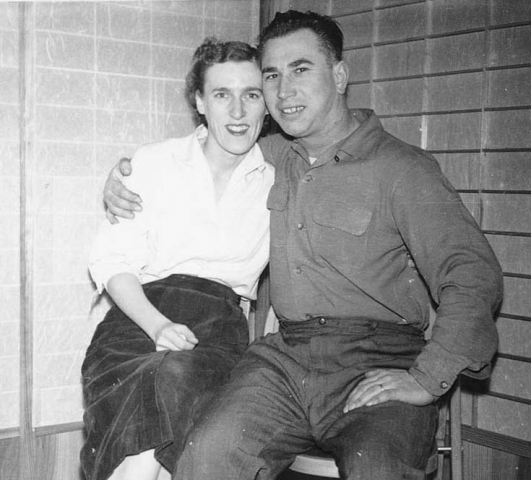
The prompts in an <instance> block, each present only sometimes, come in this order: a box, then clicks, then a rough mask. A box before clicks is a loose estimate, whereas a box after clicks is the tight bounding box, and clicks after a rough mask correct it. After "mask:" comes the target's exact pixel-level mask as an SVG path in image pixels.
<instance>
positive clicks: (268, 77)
mask: <svg viewBox="0 0 531 480" xmlns="http://www.w3.org/2000/svg"><path fill="white" fill-rule="evenodd" d="M277 77H278V73H266V74H265V75H264V78H263V80H264V81H267V80H275V79H276V78H277Z"/></svg>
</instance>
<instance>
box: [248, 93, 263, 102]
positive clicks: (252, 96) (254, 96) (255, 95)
mask: <svg viewBox="0 0 531 480" xmlns="http://www.w3.org/2000/svg"><path fill="white" fill-rule="evenodd" d="M247 98H249V99H251V100H260V99H261V98H262V95H261V94H260V93H255V92H249V93H248V94H247Z"/></svg>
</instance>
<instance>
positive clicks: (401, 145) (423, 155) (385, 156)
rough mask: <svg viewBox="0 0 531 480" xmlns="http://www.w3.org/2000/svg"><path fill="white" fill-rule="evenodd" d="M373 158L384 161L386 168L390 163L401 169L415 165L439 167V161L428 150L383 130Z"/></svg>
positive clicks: (430, 167) (429, 167)
mask: <svg viewBox="0 0 531 480" xmlns="http://www.w3.org/2000/svg"><path fill="white" fill-rule="evenodd" d="M375 158H376V159H377V160H379V161H382V162H384V163H385V164H386V167H387V168H389V167H390V166H391V165H392V166H394V167H396V168H398V169H399V170H402V171H403V170H404V169H407V168H411V167H414V166H417V165H418V166H419V167H423V166H425V167H426V168H428V169H432V168H434V167H435V168H436V169H438V167H439V163H438V162H437V160H436V159H435V157H433V155H431V154H430V153H429V152H427V151H426V150H424V149H422V148H420V147H419V146H416V145H413V144H411V143H407V142H405V141H404V140H401V139H400V138H397V137H395V136H394V135H392V134H390V133H389V132H385V131H384V132H383V134H382V136H381V141H380V142H379V144H378V147H377V148H376V149H375Z"/></svg>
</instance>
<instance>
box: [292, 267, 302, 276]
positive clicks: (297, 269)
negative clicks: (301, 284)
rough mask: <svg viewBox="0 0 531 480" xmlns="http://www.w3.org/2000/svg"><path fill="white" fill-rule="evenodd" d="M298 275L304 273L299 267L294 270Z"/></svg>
mask: <svg viewBox="0 0 531 480" xmlns="http://www.w3.org/2000/svg"><path fill="white" fill-rule="evenodd" d="M293 271H294V272H295V273H296V274H297V275H300V274H301V273H302V269H301V268H300V267H297V268H296V269H295V270H293Z"/></svg>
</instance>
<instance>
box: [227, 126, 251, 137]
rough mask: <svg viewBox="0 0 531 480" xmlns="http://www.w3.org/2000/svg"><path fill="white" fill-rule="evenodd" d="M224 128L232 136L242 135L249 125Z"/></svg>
mask: <svg viewBox="0 0 531 480" xmlns="http://www.w3.org/2000/svg"><path fill="white" fill-rule="evenodd" d="M226 128H227V130H228V131H229V133H231V134H232V135H244V134H245V133H246V132H247V130H249V125H227V126H226Z"/></svg>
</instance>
